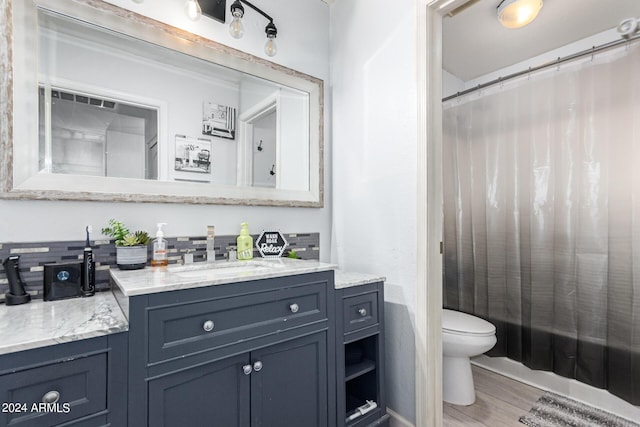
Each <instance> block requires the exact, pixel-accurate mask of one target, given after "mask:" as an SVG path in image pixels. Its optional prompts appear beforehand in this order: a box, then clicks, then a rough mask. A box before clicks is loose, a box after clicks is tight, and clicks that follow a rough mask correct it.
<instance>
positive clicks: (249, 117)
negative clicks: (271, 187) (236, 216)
mask: <svg viewBox="0 0 640 427" xmlns="http://www.w3.org/2000/svg"><path fill="white" fill-rule="evenodd" d="M280 111H281V108H280V92H279V91H276V92H274V93H272V94H271V95H269V96H267V97H266V98H265V99H263V100H262V101H260V102H259V103H258V104H256V105H254V106H252V107H251V108H249V109H247V111H245V112H244V113H242V114H240V116H239V117H238V130H239V132H238V133H239V135H241V136H240V140H239V141H238V142H239V143H238V146H237V163H238V167H237V171H238V175H237V181H236V182H237V185H238V186H252V185H253V123H254V122H256V121H257V120H260V119H261V118H263V117H265V116H266V115H268V114H271V113H274V112H275V114H276V148H275V150H276V171H278V170H280V154H279V153H280V152H281V151H282V148H281V146H280V135H281V131H280ZM280 187H281V186H280V174H276V189H278V188H280Z"/></svg>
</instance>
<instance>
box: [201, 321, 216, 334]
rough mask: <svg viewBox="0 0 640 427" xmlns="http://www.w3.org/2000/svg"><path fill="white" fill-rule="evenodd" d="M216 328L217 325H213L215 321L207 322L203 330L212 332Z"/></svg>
mask: <svg viewBox="0 0 640 427" xmlns="http://www.w3.org/2000/svg"><path fill="white" fill-rule="evenodd" d="M214 326H215V324H214V323H213V320H207V321H206V322H204V325H202V329H204V330H205V331H206V332H211V331H213V327H214Z"/></svg>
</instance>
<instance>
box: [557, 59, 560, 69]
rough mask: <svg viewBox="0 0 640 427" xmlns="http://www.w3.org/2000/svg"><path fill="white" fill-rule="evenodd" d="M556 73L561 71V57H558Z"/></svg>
mask: <svg viewBox="0 0 640 427" xmlns="http://www.w3.org/2000/svg"><path fill="white" fill-rule="evenodd" d="M556 71H560V57H559V56H558V65H557V67H556Z"/></svg>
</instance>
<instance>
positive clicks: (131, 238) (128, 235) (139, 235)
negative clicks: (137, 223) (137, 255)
mask: <svg viewBox="0 0 640 427" xmlns="http://www.w3.org/2000/svg"><path fill="white" fill-rule="evenodd" d="M102 234H104V235H105V236H109V237H112V238H113V239H114V240H115V242H116V246H138V245H148V244H149V242H150V241H151V237H150V236H149V233H147V232H146V231H141V230H138V231H136V232H134V233H132V232H131V231H129V229H128V228H127V227H125V225H124V223H123V222H122V221H118V220H115V219H110V220H109V226H108V227H105V228H103V229H102Z"/></svg>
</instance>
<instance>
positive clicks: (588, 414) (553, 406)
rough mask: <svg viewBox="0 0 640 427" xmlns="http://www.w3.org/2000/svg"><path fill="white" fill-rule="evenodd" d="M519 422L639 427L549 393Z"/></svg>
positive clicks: (541, 426) (548, 426)
mask: <svg viewBox="0 0 640 427" xmlns="http://www.w3.org/2000/svg"><path fill="white" fill-rule="evenodd" d="M519 421H520V422H521V423H522V424H525V425H528V426H530V427H573V426H575V427H599V426H605V427H640V424H636V423H634V422H632V421H629V420H627V419H625V418H621V417H619V416H617V415H614V414H612V413H610V412H606V411H603V410H600V409H596V408H593V407H591V406H588V405H585V404H584V403H580V402H576V401H575V400H572V399H568V398H566V397H564V396H560V395H558V394H554V393H549V392H546V393H545V394H543V395H542V397H541V398H540V399H538V401H537V402H536V404H535V405H533V408H531V410H530V411H529V413H527V414H526V415H523V416H522V417H520V420H519Z"/></svg>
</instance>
